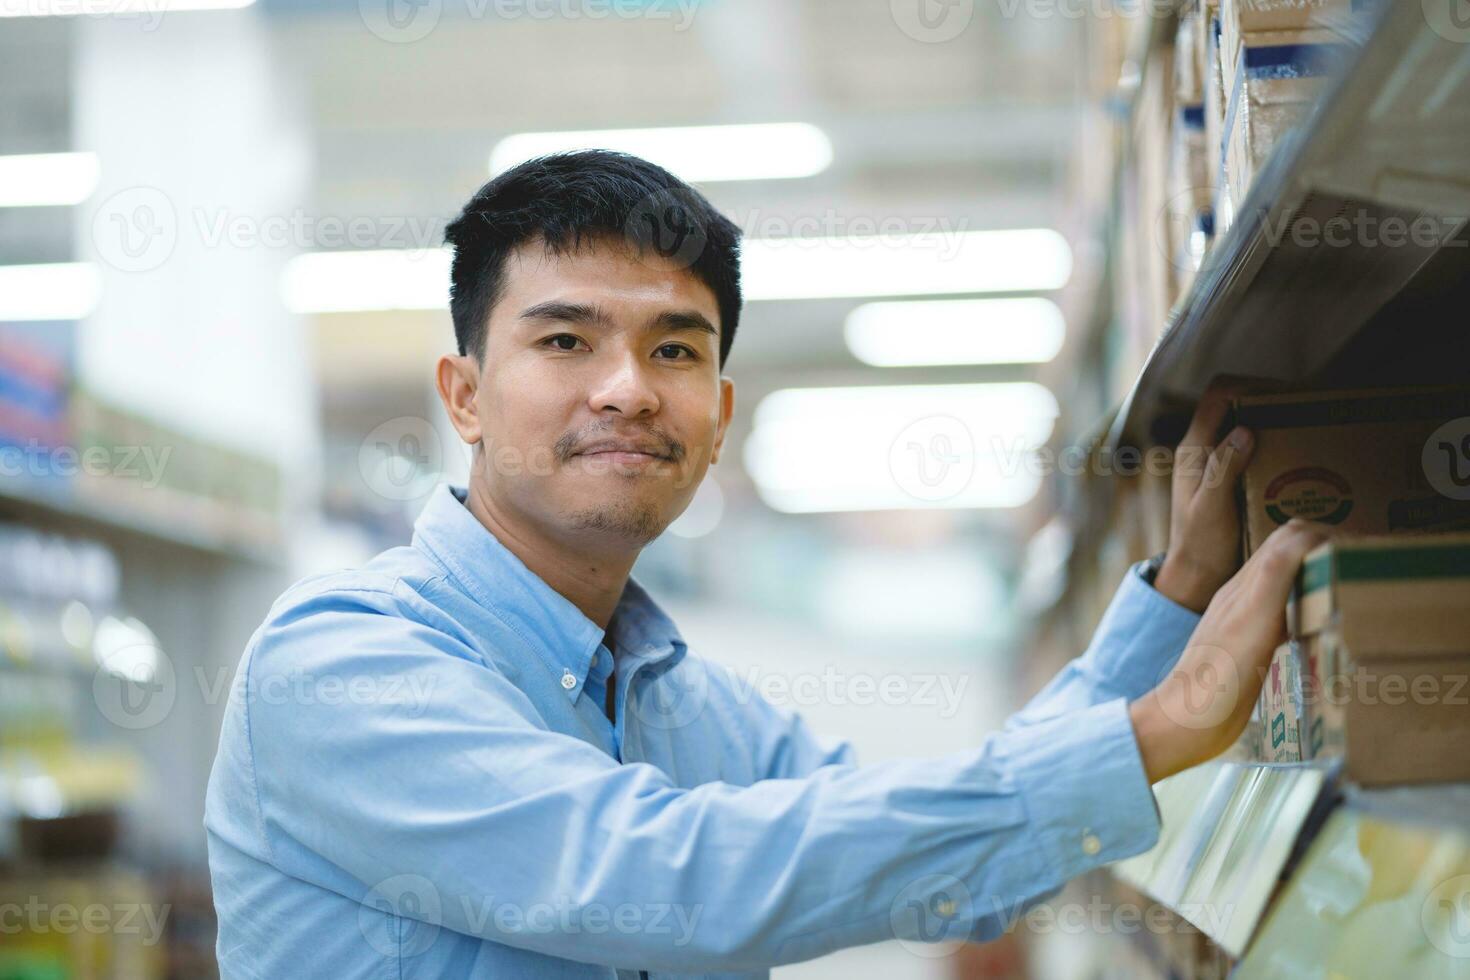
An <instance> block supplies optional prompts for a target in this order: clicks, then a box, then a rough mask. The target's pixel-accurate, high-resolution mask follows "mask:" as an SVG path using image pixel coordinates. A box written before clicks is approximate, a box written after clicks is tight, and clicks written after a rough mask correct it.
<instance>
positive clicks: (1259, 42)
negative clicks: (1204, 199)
mask: <svg viewBox="0 0 1470 980" xmlns="http://www.w3.org/2000/svg"><path fill="white" fill-rule="evenodd" d="M1362 7H1363V4H1362V2H1361V0H1222V3H1221V8H1220V32H1219V45H1220V64H1221V81H1222V87H1221V92H1222V94H1223V97H1224V106H1225V114H1224V119H1223V131H1222V162H1223V171H1224V182H1225V184H1227V185H1228V186H1229V189H1230V197H1231V199H1232V202H1233V207H1234V208H1238V207H1239V206H1240V205H1241V204H1242V203H1243V202H1244V200H1245V197H1246V194H1247V192H1248V191H1249V190H1250V186H1251V183H1252V182H1253V181H1254V179H1255V176H1256V174H1258V173H1259V172H1260V169H1261V167H1262V166H1263V165H1264V163H1265V161H1266V158H1267V157H1268V156H1269V155H1270V153H1271V152H1272V151H1273V150H1274V149H1275V147H1276V146H1277V145H1278V144H1279V143H1280V142H1281V140H1282V139H1283V138H1284V137H1285V136H1286V135H1287V134H1288V133H1290V132H1291V131H1292V130H1293V129H1295V128H1296V127H1297V126H1298V125H1300V124H1301V123H1302V121H1303V120H1305V119H1306V117H1307V115H1308V114H1309V113H1310V112H1311V110H1312V108H1313V106H1314V105H1315V104H1316V103H1317V101H1318V99H1319V98H1320V96H1321V94H1322V92H1323V89H1324V86H1325V84H1326V81H1327V78H1328V76H1329V75H1330V74H1331V73H1332V72H1333V71H1334V70H1335V69H1336V68H1337V67H1338V66H1340V65H1341V64H1342V63H1343V62H1344V60H1345V59H1346V56H1347V55H1348V54H1349V52H1351V50H1352V48H1353V47H1354V46H1355V45H1356V44H1358V43H1361V40H1362V38H1363V36H1364V34H1365V30H1366V24H1367V20H1366V17H1365V16H1364V14H1363V12H1362V9H1361V8H1362Z"/></svg>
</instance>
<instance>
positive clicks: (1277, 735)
mask: <svg viewBox="0 0 1470 980" xmlns="http://www.w3.org/2000/svg"><path fill="white" fill-rule="evenodd" d="M1301 690H1302V687H1301V671H1300V669H1299V658H1298V656H1297V652H1296V650H1295V649H1294V648H1293V646H1292V645H1291V644H1290V643H1283V644H1281V646H1279V647H1277V648H1276V652H1275V653H1273V654H1272V655H1271V665H1270V667H1268V668H1267V671H1266V682H1265V684H1264V685H1262V687H1261V704H1260V708H1261V749H1262V751H1261V758H1262V759H1263V760H1264V761H1266V762H1301V761H1302V741H1301V715H1302V712H1301V704H1302V697H1301Z"/></svg>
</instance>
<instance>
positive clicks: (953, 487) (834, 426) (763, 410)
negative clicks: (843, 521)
mask: <svg viewBox="0 0 1470 980" xmlns="http://www.w3.org/2000/svg"><path fill="white" fill-rule="evenodd" d="M1056 416H1057V402H1056V398H1055V397H1053V395H1052V393H1051V392H1050V391H1048V390H1047V389H1046V388H1044V387H1042V386H1041V385H1038V384H1033V383H1030V382H1023V383H1013V384H969V385H896V386H886V387H852V388H788V389H784V390H781V391H776V392H772V393H771V394H769V395H767V396H766V397H765V398H764V399H762V400H761V402H760V404H759V405H758V406H756V410H755V421H754V428H753V431H752V432H751V435H750V437H749V438H748V439H747V440H746V443H745V452H744V457H745V466H746V470H747V471H748V472H749V473H750V475H751V477H752V478H753V479H754V480H755V483H756V488H757V490H758V491H759V493H760V496H761V499H762V500H764V501H765V502H766V503H767V504H768V505H770V506H771V507H773V508H774V509H776V510H779V511H784V512H787V513H814V512H823V511H855V510H911V509H926V508H934V507H942V508H974V507H1019V506H1021V505H1022V504H1025V503H1026V502H1027V501H1029V500H1030V499H1031V498H1032V497H1033V496H1035V494H1036V492H1037V490H1038V489H1039V488H1040V485H1041V476H1040V472H1039V468H1038V467H1036V466H1034V465H1031V458H1030V454H1031V452H1032V451H1034V450H1035V449H1036V448H1038V447H1040V446H1041V445H1043V444H1044V443H1045V442H1046V440H1047V438H1048V437H1049V436H1050V435H1051V430H1052V427H1053V425H1054V424H1055V422H1056Z"/></svg>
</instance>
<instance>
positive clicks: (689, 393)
mask: <svg viewBox="0 0 1470 980" xmlns="http://www.w3.org/2000/svg"><path fill="white" fill-rule="evenodd" d="M448 238H449V241H450V242H451V244H452V245H453V246H454V261H453V268H452V280H453V283H452V289H453V293H452V303H451V312H452V315H453V318H454V325H455V332H456V334H457V339H458V345H459V354H458V356H452V357H445V358H443V359H442V360H441V361H440V362H439V365H438V374H437V381H438V389H439V393H440V396H441V398H442V399H443V402H444V407H445V409H446V410H447V411H448V413H449V418H450V420H451V422H452V423H453V425H454V427H455V429H456V430H457V432H458V433H459V435H460V437H461V438H462V439H463V440H464V441H465V442H466V443H467V444H469V445H470V446H472V447H474V451H473V462H472V472H471V476H470V480H469V486H468V487H467V488H465V489H463V490H451V489H450V488H442V489H441V491H439V492H438V493H437V494H436V495H435V496H434V497H433V498H432V499H431V500H430V501H429V503H428V505H427V507H426V509H425V511H424V513H423V516H422V517H421V518H420V519H419V521H418V524H417V526H416V530H415V533H414V539H413V543H412V544H411V545H410V546H407V547H402V548H395V549H393V550H391V551H388V552H386V553H384V554H383V555H380V556H379V557H378V558H376V559H374V560H373V561H372V562H370V563H369V564H368V565H367V566H366V567H364V568H362V569H360V570H357V571H350V572H341V573H335V574H331V575H327V576H323V577H320V578H315V579H311V580H308V581H306V582H303V583H300V584H298V585H296V586H294V587H293V588H292V589H291V590H289V591H288V592H287V593H286V594H285V595H284V596H282V597H281V599H280V600H279V601H278V602H277V603H276V605H275V606H274V607H273V608H272V610H271V611H270V614H269V616H268V617H267V618H266V621H265V623H264V624H263V625H262V626H261V628H260V629H259V631H258V632H257V633H256V634H255V636H254V637H253V638H252V639H251V641H250V644H249V647H248V648H247V650H246V652H245V656H244V659H243V660H242V662H241V665H240V669H239V674H238V677H237V680H236V685H237V690H236V695H237V696H235V697H232V698H231V700H230V706H229V710H228V712H227V715H226V719H225V726H224V731H223V733H222V736H221V739H220V746H219V755H218V758H217V760H216V762H215V767H214V772H213V775H212V778H211V780H210V788H209V798H208V803H207V808H206V818H205V824H206V827H207V829H208V833H209V849H210V866H211V871H212V874H213V880H214V891H215V901H216V905H217V907H218V910H219V920H220V933H219V959H220V964H221V969H222V972H223V975H224V976H225V977H227V978H241V977H261V978H271V980H276V978H280V977H326V976H330V977H369V976H371V977H390V976H391V977H409V976H413V977H497V978H499V977H613V976H628V977H636V976H638V975H639V974H640V973H646V974H647V975H648V976H651V977H668V976H676V975H677V976H688V975H700V976H711V975H721V976H728V975H739V976H763V975H765V972H766V971H767V970H768V969H769V968H770V967H771V966H773V965H776V964H781V963H787V962H792V961H796V960H802V959H807V958H810V957H814V956H818V955H821V954H823V953H827V952H830V951H832V950H834V949H838V948H840V947H844V946H851V945H858V944H863V943H871V942H876V941H878V940H882V939H886V938H892V937H894V936H895V935H897V936H899V937H902V938H916V939H924V940H932V939H938V938H967V937H968V938H977V939H978V938H986V937H990V936H994V935H995V934H996V933H997V932H998V930H999V929H1000V927H1001V923H1002V922H1004V921H1005V915H1006V914H1007V913H1008V912H1009V910H1012V909H1014V908H1015V907H1017V906H1019V905H1023V904H1024V903H1026V902H1027V901H1030V900H1033V899H1035V898H1036V897H1038V896H1041V895H1044V894H1046V893H1048V892H1051V891H1054V890H1055V889H1057V888H1059V887H1060V886H1061V885H1062V884H1063V883H1064V882H1065V881H1066V880H1067V879H1068V878H1070V877H1072V876H1074V875H1077V874H1080V873H1082V872H1084V871H1087V870H1088V869H1090V868H1093V867H1096V866H1098V865H1101V864H1103V863H1106V862H1109V861H1113V860H1116V859H1119V858H1122V857H1126V856H1129V855H1132V854H1137V853H1139V852H1141V851H1143V850H1145V849H1147V848H1148V847H1150V846H1151V845H1152V844H1153V843H1154V841H1155V839H1156V837H1157V834H1158V813H1157V810H1156V808H1155V806H1154V802H1153V797H1152V794H1151V792H1150V789H1149V786H1150V783H1152V782H1154V781H1156V780H1158V779H1161V778H1163V777H1165V776H1168V775H1170V774H1171V773H1174V772H1177V771H1179V770H1181V769H1183V768H1186V767H1188V766H1190V765H1194V764H1196V763H1199V762H1202V761H1204V760H1206V759H1208V758H1210V757H1211V756H1213V755H1215V754H1217V753H1218V752H1220V751H1222V750H1223V749H1224V748H1226V747H1227V746H1228V745H1230V744H1231V742H1232V741H1234V739H1235V738H1236V737H1237V735H1238V734H1239V733H1240V732H1241V731H1242V729H1243V728H1244V725H1245V722H1246V719H1247V716H1248V715H1249V712H1250V707H1251V704H1252V703H1253V702H1254V700H1255V695H1256V693H1257V692H1258V690H1259V687H1260V674H1261V668H1263V667H1264V665H1265V664H1266V663H1267V661H1268V658H1269V656H1270V653H1271V650H1272V649H1273V647H1274V646H1275V645H1276V644H1277V642H1278V641H1279V638H1280V636H1281V634H1282V631H1283V611H1284V607H1285V600H1286V597H1287V593H1288V590H1289V587H1290V583H1291V580H1292V577H1293V575H1294V572H1295V569H1296V567H1297V565H1298V564H1299V562H1300V558H1301V556H1302V555H1303V554H1304V553H1305V551H1306V550H1307V549H1308V548H1309V547H1310V546H1311V545H1312V544H1314V543H1315V541H1316V540H1317V538H1318V536H1319V535H1318V532H1315V531H1309V530H1307V529H1306V528H1305V527H1303V526H1300V525H1295V524H1294V525H1292V526H1290V527H1288V528H1285V529H1283V530H1282V531H1280V532H1278V533H1277V534H1276V535H1274V536H1273V537H1272V538H1271V539H1270V541H1269V542H1268V543H1267V545H1266V546H1265V547H1264V548H1262V549H1261V551H1260V552H1259V553H1258V554H1257V555H1256V556H1255V557H1253V558H1252V559H1251V561H1250V563H1248V564H1247V565H1246V566H1245V567H1244V568H1243V569H1241V570H1240V572H1239V573H1238V574H1236V575H1235V576H1234V577H1233V578H1231V572H1232V571H1233V570H1234V569H1233V561H1234V555H1235V548H1236V542H1237V535H1238V530H1239V528H1238V524H1237V518H1236V517H1235V512H1234V505H1233V501H1232V494H1231V484H1232V483H1233V482H1234V478H1235V476H1236V475H1237V474H1238V473H1239V470H1240V467H1241V466H1242V465H1243V463H1244V460H1245V458H1246V456H1247V454H1248V450H1249V436H1248V434H1246V433H1244V432H1240V431H1236V432H1234V433H1232V434H1231V438H1230V440H1227V441H1226V442H1222V443H1221V444H1220V445H1218V446H1214V445H1213V442H1214V439H1215V436H1216V435H1217V432H1218V429H1219V427H1220V425H1221V423H1222V420H1223V414H1224V408H1223V404H1224V403H1223V401H1222V399H1221V398H1219V397H1218V396H1212V397H1211V398H1209V399H1207V400H1206V402H1205V404H1204V405H1203V407H1202V408H1201V410H1200V412H1199V413H1198V415H1197V417H1196V418H1195V420H1194V424H1193V426H1192V428H1191V430H1190V434H1189V436H1188V437H1187V438H1186V440H1185V442H1186V448H1188V449H1190V450H1191V451H1192V452H1193V451H1198V452H1208V453H1210V456H1209V466H1208V467H1205V466H1194V467H1189V468H1186V467H1179V468H1178V472H1177V473H1176V475H1175V478H1174V500H1173V514H1172V531H1171V535H1172V537H1171V547H1170V551H1169V553H1168V555H1167V558H1165V559H1164V560H1163V561H1162V564H1161V565H1155V566H1150V567H1149V568H1147V569H1146V568H1144V567H1143V566H1140V567H1138V568H1135V569H1134V570H1132V571H1130V573H1129V575H1128V576H1127V579H1126V581H1125V582H1124V583H1123V584H1122V586H1121V588H1120V590H1119V592H1118V595H1117V597H1116V598H1115V599H1114V601H1113V604H1112V606H1111V608H1110V610H1109V611H1108V613H1107V616H1106V617H1105V619H1104V620H1103V622H1102V624H1101V626H1100V628H1099V630H1098V633H1097V635H1096V637H1095V638H1094V640H1093V642H1092V644H1091V646H1090V648H1089V649H1088V650H1087V652H1086V653H1085V654H1084V655H1083V656H1082V657H1081V658H1079V659H1078V660H1077V661H1075V662H1074V663H1073V664H1071V665H1070V666H1069V667H1068V668H1067V669H1066V670H1065V671H1063V673H1062V674H1061V675H1060V676H1059V677H1058V678H1057V679H1056V680H1055V681H1054V682H1053V683H1052V684H1051V685H1050V686H1049V687H1048V688H1047V689H1046V690H1045V691H1044V692H1043V693H1042V694H1041V695H1040V696H1038V697H1037V698H1036V699H1035V700H1034V701H1033V702H1032V703H1031V704H1030V705H1028V706H1027V707H1026V708H1025V709H1024V710H1023V711H1021V712H1020V713H1019V714H1018V715H1016V716H1015V717H1014V718H1012V719H1011V721H1010V722H1009V723H1008V724H1007V726H1006V728H1005V730H1004V731H1002V732H999V733H997V734H996V735H994V736H992V737H991V738H990V739H988V740H987V741H985V742H984V743H983V744H982V745H980V746H977V747H971V748H964V749H961V750H960V751H956V752H954V753H952V754H950V755H947V756H943V757H940V758H935V759H925V760H907V761H897V762H887V763H882V764H876V765H868V766H860V765H858V764H857V762H856V761H855V759H854V757H853V753H852V751H851V749H850V748H849V747H848V746H845V745H840V746H828V745H824V744H823V743H821V742H819V741H817V740H816V739H815V738H814V737H813V736H812V735H811V734H810V733H809V732H808V730H807V728H806V727H805V726H804V725H803V723H802V721H801V720H800V719H799V718H797V717H795V716H793V715H791V714H788V713H786V712H784V711H779V710H777V709H775V708H773V707H772V706H770V705H769V704H767V703H766V702H764V701H762V700H760V699H759V698H758V697H757V698H753V699H752V698H748V697H737V696H736V689H735V687H734V685H733V683H732V680H731V678H730V677H729V676H728V675H727V674H725V673H724V672H722V671H721V670H719V669H717V668H715V667H712V666H709V665H706V664H705V663H704V662H703V661H701V660H699V659H698V658H697V657H695V656H694V655H693V654H691V653H689V652H688V651H687V649H686V646H685V644H684V642H683V640H682V639H681V638H680V636H679V633H678V631H677V629H676V628H675V627H674V624H673V623H672V622H670V621H669V618H668V617H667V616H666V615H665V614H664V613H663V612H662V611H661V610H660V609H659V607H658V605H657V604H656V603H655V602H654V601H653V600H652V599H651V598H650V597H649V596H648V594H647V593H646V592H645V591H644V590H643V589H642V588H640V587H639V586H638V584H637V583H636V582H635V581H633V580H632V579H630V578H629V570H630V569H631V568H632V566H633V563H634V560H635V559H636V558H637V556H638V553H639V551H640V549H641V548H643V547H644V546H645V545H646V544H648V542H649V541H651V540H652V539H653V538H655V537H657V535H658V534H659V533H660V532H661V531H663V529H664V528H665V527H667V526H668V525H669V523H670V522H671V521H672V520H673V519H674V518H675V517H677V516H678V515H679V514H680V512H681V511H683V509H684V508H685V506H686V505H687V504H688V503H689V500H690V498H691V496H692V495H693V493H694V490H695V488H696V487H697V486H698V484H699V481H700V479H701V478H702V477H703V476H704V473H705V472H706V470H707V468H708V467H709V466H710V465H712V464H714V463H715V462H716V461H717V460H718V459H719V455H720V450H721V447H722V446H723V444H724V440H725V435H726V432H727V429H728V426H729V423H730V418H731V414H732V411H733V407H734V388H733V384H732V382H731V381H730V380H729V379H728V378H724V377H722V376H721V369H722V367H723V365H724V363H725V359H726V357H727V356H728V354H729V352H730V347H731V343H732V341H733V340H734V336H735V330H736V325H737V320H738V316H739V310H740V291H739V265H738V238H739V236H738V232H737V231H736V229H735V228H734V227H733V226H732V225H731V224H730V223H729V222H728V221H727V220H725V219H724V218H722V217H720V216H719V215H718V214H717V213H715V212H714V210H713V209H712V208H711V207H710V206H709V204H708V203H707V202H706V201H705V200H704V198H703V197H701V196H700V195H698V194H697V193H695V192H694V191H693V190H691V189H690V188H688V187H687V186H686V185H684V184H682V183H680V182H679V181H678V180H676V179H675V178H674V177H672V176H671V175H670V174H668V173H667V172H665V171H663V170H661V169H659V168H657V167H654V166H652V165H650V164H648V163H646V162H644V161H641V160H638V159H636V158H632V157H628V156H623V155H617V154H612V153H605V152H586V153H576V154H568V155H558V156H552V157H548V158H544V159H540V160H534V161H531V162H529V163H527V164H524V165H522V166H520V167H518V168H516V169H514V170H511V171H509V172H507V173H505V174H504V175H502V176H500V177H498V178H496V179H495V180H492V181H491V182H490V183H488V184H486V185H485V187H483V188H482V189H481V190H480V191H479V193H477V194H476V195H475V197H474V198H473V199H472V200H471V201H470V202H469V204H468V205H467V206H466V207H465V209H464V212H463V213H462V214H461V215H460V217H459V218H458V220H457V221H455V222H454V223H453V224H452V225H451V226H450V228H449V232H448ZM691 243H693V244H692V246H691ZM832 424H833V425H834V426H840V425H841V424H842V419H840V418H834V419H833V420H832ZM1232 440H1233V441H1232ZM1207 477H1208V478H1207ZM1155 572H1156V575H1155V574H1154V573H1155ZM1150 579H1151V580H1152V582H1151V583H1150V581H1149V580H1150ZM1227 579H1229V581H1228V582H1227ZM1201 612H1203V616H1201V615H1200V613H1201ZM1186 644H1187V645H1188V648H1187V649H1186ZM1181 651H1183V653H1182V657H1181ZM1176 660H1178V663H1177V665H1176V663H1175V662H1176ZM1171 667H1172V668H1173V669H1172V670H1171ZM328 681H330V682H332V687H331V690H332V691H333V692H334V693H335V694H336V696H335V697H328V696H326V691H327V689H328V684H327V682H328ZM354 691H355V692H356V694H355V695H354V694H353V692H354ZM290 692H296V693H295V694H292V693H290ZM302 692H305V693H302ZM344 692H345V693H344Z"/></svg>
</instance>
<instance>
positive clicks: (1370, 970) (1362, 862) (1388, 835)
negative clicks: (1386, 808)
mask: <svg viewBox="0 0 1470 980" xmlns="http://www.w3.org/2000/svg"><path fill="white" fill-rule="evenodd" d="M1421 792H1423V791H1421ZM1456 805H1458V806H1459V807H1461V808H1463V806H1464V801H1463V800H1460V801H1451V802H1450V806H1456ZM1460 812H1461V813H1463V812H1464V811H1463V809H1461V811H1460ZM1467 903H1470V835H1467V834H1466V833H1465V831H1464V829H1463V828H1461V829H1453V828H1449V827H1441V826H1438V825H1437V824H1436V823H1435V822H1433V821H1430V820H1425V819H1422V818H1420V819H1414V820H1397V819H1392V818H1386V817H1384V816H1382V815H1374V814H1372V813H1369V812H1362V811H1358V810H1356V809H1353V808H1342V809H1339V810H1338V811H1336V812H1335V813H1333V814H1332V816H1331V817H1330V818H1328V820H1327V822H1326V824H1325V825H1324V826H1323V828H1322V830H1321V832H1320V833H1319V834H1318V835H1317V836H1316V838H1315V839H1313V841H1312V843H1311V846H1310V848H1309V849H1308V850H1307V852H1306V855H1305V857H1304V859H1303V860H1302V862H1301V864H1300V865H1299V866H1298V868H1297V869H1296V871H1295V873H1293V874H1292V876H1291V878H1290V879H1289V880H1288V881H1287V882H1286V885H1285V887H1284V888H1283V889H1282V893H1281V895H1280V897H1279V898H1278V899H1277V901H1276V902H1275V904H1274V905H1273V906H1272V910H1271V914H1270V917H1269V918H1268V919H1267V920H1266V922H1265V924H1264V925H1263V926H1262V927H1261V930H1260V934H1259V935H1258V936H1257V937H1256V940H1255V942H1254V943H1252V945H1251V948H1250V950H1249V951H1248V952H1247V953H1246V955H1245V958H1244V959H1243V960H1242V961H1241V963H1240V965H1239V966H1238V967H1237V968H1236V970H1235V972H1234V973H1232V974H1231V977H1232V978H1233V980H1296V978H1298V977H1331V978H1333V980H1383V978H1387V977H1394V978H1399V977H1402V978H1408V977H1414V978H1426V980H1427V978H1444V980H1449V978H1463V977H1464V976H1466V974H1467V973H1470V959H1467V958H1466V956H1465V954H1466V952H1467V951H1470V950H1467V941H1466V935H1465V922H1466V909H1467V907H1470V905H1467Z"/></svg>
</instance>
